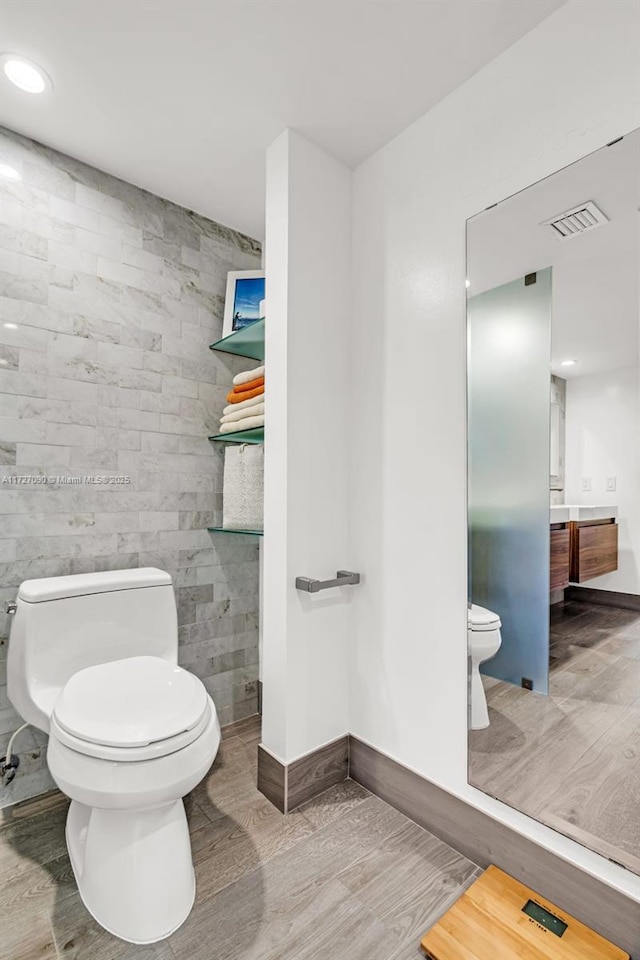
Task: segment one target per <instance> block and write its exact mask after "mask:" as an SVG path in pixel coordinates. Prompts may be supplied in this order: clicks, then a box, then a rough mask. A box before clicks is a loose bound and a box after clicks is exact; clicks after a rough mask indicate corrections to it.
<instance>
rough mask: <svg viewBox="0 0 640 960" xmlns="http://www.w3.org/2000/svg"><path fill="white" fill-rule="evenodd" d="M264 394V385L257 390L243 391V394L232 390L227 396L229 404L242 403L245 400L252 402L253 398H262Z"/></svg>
mask: <svg viewBox="0 0 640 960" xmlns="http://www.w3.org/2000/svg"><path fill="white" fill-rule="evenodd" d="M263 393H264V384H263V385H262V386H261V387H256V388H255V390H243V391H242V393H236V392H235V391H234V390H231V391H230V393H228V394H227V403H241V402H242V401H243V400H251V399H252V398H253V397H261V396H262V394H263Z"/></svg>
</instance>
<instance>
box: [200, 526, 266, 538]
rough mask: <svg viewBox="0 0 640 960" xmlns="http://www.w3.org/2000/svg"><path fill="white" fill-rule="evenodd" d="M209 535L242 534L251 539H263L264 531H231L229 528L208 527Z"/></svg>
mask: <svg viewBox="0 0 640 960" xmlns="http://www.w3.org/2000/svg"><path fill="white" fill-rule="evenodd" d="M207 530H208V531H209V533H242V534H245V536H246V535H248V536H250V537H262V536H263V535H264V530H229V529H228V528H227V527H207Z"/></svg>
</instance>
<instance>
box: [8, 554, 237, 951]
mask: <svg viewBox="0 0 640 960" xmlns="http://www.w3.org/2000/svg"><path fill="white" fill-rule="evenodd" d="M176 660H177V618H176V611H175V600H174V596H173V588H172V586H171V578H170V576H169V575H168V574H167V573H165V572H164V571H161V570H153V569H146V570H129V571H109V572H106V573H103V574H83V575H79V576H75V577H55V578H50V579H48V580H40V581H26V582H25V583H23V584H22V586H21V587H20V591H19V593H18V599H17V611H16V615H15V619H14V622H13V625H12V630H11V636H10V642H9V658H8V668H7V684H8V693H9V698H10V699H11V702H12V703H13V704H14V706H15V707H16V709H17V710H18V711H19V712H20V713H21V714H22V716H23V717H24V718H25V720H27V721H28V722H31V723H34V724H35V725H36V726H38V727H39V728H40V729H42V730H45V731H46V732H47V733H48V734H49V745H48V749H47V761H48V764H49V769H50V771H51V775H52V777H53V779H54V780H55V782H56V784H57V785H58V787H59V788H60V790H62V791H63V793H65V794H66V795H67V796H68V797H69V798H70V799H71V805H70V807H69V813H68V817H67V825H66V839H67V847H68V851H69V857H70V860H71V864H72V867H73V871H74V874H75V878H76V882H77V884H78V890H79V892H80V896H81V897H82V900H83V902H84V904H85V906H86V907H87V909H88V910H89V912H90V913H91V914H92V916H93V917H94V918H95V919H96V920H97V921H98V923H99V924H101V926H103V927H104V928H105V929H106V930H108V931H109V932H110V933H112V934H114V935H115V936H118V937H120V938H121V939H123V940H127V941H129V942H131V943H138V944H144V943H153V942H155V941H157V940H162V939H164V938H165V937H168V936H169V935H170V934H171V933H173V932H174V930H176V929H177V928H178V927H179V926H180V925H181V924H182V923H183V922H184V921H185V920H186V918H187V916H188V915H189V912H190V911H191V907H192V906H193V902H194V898H195V876H194V870H193V862H192V857H191V846H190V841H189V832H188V828H187V820H186V816H185V811H184V804H183V801H182V798H183V797H184V795H185V794H186V793H188V792H189V791H190V790H192V789H193V788H194V787H195V786H196V785H197V784H198V783H199V782H200V780H201V779H202V778H203V777H204V776H205V774H206V773H207V771H208V770H209V768H210V766H211V764H212V763H213V760H214V758H215V756H216V753H217V751H218V747H219V744H220V726H219V723H218V717H217V714H216V709H215V706H214V704H213V701H212V700H211V698H210V696H209V695H208V693H207V691H206V689H205V687H204V685H203V684H202V682H201V681H200V680H199V679H198V678H197V677H195V676H194V675H193V674H191V673H189V672H188V671H187V670H184V669H182V668H181V667H179V666H178V665H177V662H176Z"/></svg>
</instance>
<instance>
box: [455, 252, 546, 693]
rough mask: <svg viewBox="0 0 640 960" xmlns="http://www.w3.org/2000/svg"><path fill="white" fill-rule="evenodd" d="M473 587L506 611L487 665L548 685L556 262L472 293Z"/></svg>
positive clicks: (478, 598) (478, 599)
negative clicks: (497, 647) (530, 275)
mask: <svg viewBox="0 0 640 960" xmlns="http://www.w3.org/2000/svg"><path fill="white" fill-rule="evenodd" d="M467 324H468V349H469V361H468V402H469V547H470V558H469V586H470V597H471V599H472V600H473V602H474V603H477V604H480V606H483V607H487V608H488V609H490V610H493V611H495V612H496V613H497V614H498V615H499V616H500V619H501V620H502V645H501V648H500V650H499V652H498V654H497V655H496V656H495V657H494V658H493V659H491V660H488V661H486V663H485V664H484V665H483V667H482V672H483V673H486V674H488V675H489V676H493V677H497V678H498V679H501V680H508V681H510V682H511V683H516V684H518V685H520V684H521V682H522V679H523V678H526V679H527V680H530V681H531V682H532V684H533V689H534V690H537V691H538V692H540V693H547V692H548V681H549V440H550V438H549V364H550V339H551V269H547V270H540V271H538V272H537V274H536V275H535V282H534V283H531V282H530V283H528V284H525V279H524V277H521V278H519V279H518V280H514V281H513V282H511V283H507V284H504V285H503V286H500V287H495V288H494V289H492V290H487V291H486V292H485V293H481V294H478V295H477V296H474V297H470V298H469V301H468V305H467Z"/></svg>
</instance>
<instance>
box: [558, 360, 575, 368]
mask: <svg viewBox="0 0 640 960" xmlns="http://www.w3.org/2000/svg"><path fill="white" fill-rule="evenodd" d="M577 362H578V361H577V360H563V361H562V362H561V364H560V366H561V367H573V366H575V364H576V363H577Z"/></svg>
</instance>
